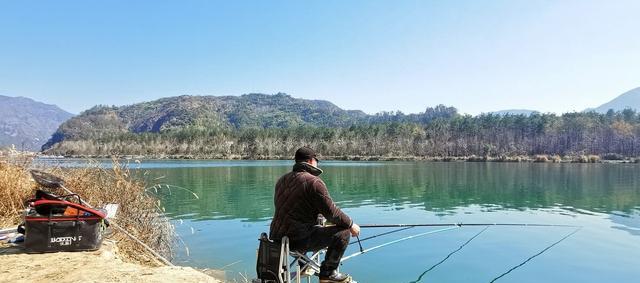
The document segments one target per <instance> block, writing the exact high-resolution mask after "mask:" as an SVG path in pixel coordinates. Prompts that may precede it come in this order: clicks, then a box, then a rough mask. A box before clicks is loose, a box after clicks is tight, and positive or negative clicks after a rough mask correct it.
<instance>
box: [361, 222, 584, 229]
mask: <svg viewBox="0 0 640 283" xmlns="http://www.w3.org/2000/svg"><path fill="white" fill-rule="evenodd" d="M359 226H360V228H400V227H449V226H457V227H462V226H522V227H567V228H578V227H582V226H577V225H567V224H541V223H421V224H363V225H359Z"/></svg>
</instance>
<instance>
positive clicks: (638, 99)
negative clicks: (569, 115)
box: [587, 87, 640, 113]
mask: <svg viewBox="0 0 640 283" xmlns="http://www.w3.org/2000/svg"><path fill="white" fill-rule="evenodd" d="M627 108H631V109H635V110H640V87H637V88H634V89H632V90H630V91H627V92H625V93H623V94H621V95H620V96H618V97H616V98H614V99H613V100H611V101H609V102H607V103H605V104H602V105H600V106H598V107H596V108H594V109H587V111H595V112H598V113H606V112H607V111H609V109H613V110H614V111H622V110H624V109H627Z"/></svg>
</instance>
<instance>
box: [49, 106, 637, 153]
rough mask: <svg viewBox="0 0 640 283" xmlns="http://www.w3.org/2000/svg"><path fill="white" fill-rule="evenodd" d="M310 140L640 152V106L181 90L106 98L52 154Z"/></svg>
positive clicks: (436, 148) (351, 146) (437, 148)
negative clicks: (338, 101)
mask: <svg viewBox="0 0 640 283" xmlns="http://www.w3.org/2000/svg"><path fill="white" fill-rule="evenodd" d="M300 145H309V146H312V147H314V148H317V149H318V151H320V152H321V153H322V154H323V155H325V156H334V157H342V156H368V157H384V158H387V157H391V158H393V157H418V158H423V157H451V156H471V155H476V156H489V157H508V156H517V155H529V156H530V155H535V154H550V155H551V154H558V155H563V156H564V155H585V154H595V155H603V156H604V155H608V156H628V157H636V156H640V115H638V114H637V113H636V112H635V111H634V110H631V109H627V110H624V111H621V112H608V113H606V114H599V113H595V112H586V113H566V114H563V115H555V114H540V113H532V114H530V115H513V114H504V115H498V114H482V115H479V116H471V115H461V114H458V113H457V110H456V109H455V108H453V107H445V106H442V105H439V106H436V107H434V108H426V110H425V111H424V112H421V113H417V114H408V115H405V114H403V113H401V112H381V113H378V114H376V115H367V114H365V113H363V112H361V111H347V110H343V109H340V108H339V107H337V106H335V105H334V104H332V103H330V102H327V101H318V100H305V99H296V98H292V97H290V96H288V95H286V94H275V95H265V94H247V95H242V96H224V97H215V96H180V97H171V98H164V99H160V100H156V101H152V102H145V103H139V104H134V105H129V106H121V107H107V106H98V107H94V108H92V109H89V110H87V111H85V112H83V113H81V114H80V115H78V116H76V117H74V118H72V119H70V120H69V121H67V122H65V123H64V124H62V125H61V126H60V128H59V129H58V131H57V132H56V133H55V134H54V135H53V137H52V138H51V139H50V140H49V142H48V143H47V144H46V145H45V146H44V147H43V149H44V150H45V151H46V152H47V153H51V154H60V155H80V156H109V155H144V156H148V157H171V156H172V157H187V158H289V157H290V156H291V154H292V152H293V151H294V150H295V149H296V148H297V147H299V146H300Z"/></svg>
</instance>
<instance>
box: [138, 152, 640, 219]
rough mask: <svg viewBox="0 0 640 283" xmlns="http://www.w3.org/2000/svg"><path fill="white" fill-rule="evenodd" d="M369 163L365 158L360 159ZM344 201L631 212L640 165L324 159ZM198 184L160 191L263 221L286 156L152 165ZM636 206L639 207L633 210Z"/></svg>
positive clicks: (196, 212) (192, 209)
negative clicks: (256, 162) (252, 161)
mask: <svg viewBox="0 0 640 283" xmlns="http://www.w3.org/2000/svg"><path fill="white" fill-rule="evenodd" d="M361 164H366V163H361ZM323 165H324V169H325V174H323V176H322V177H323V179H324V181H325V182H326V183H327V186H328V187H329V190H330V192H331V194H332V196H333V198H334V199H335V200H336V201H337V202H338V203H339V204H340V206H341V207H344V208H350V207H359V206H363V205H375V206H379V207H384V208H388V209H394V210H401V209H405V208H407V207H413V208H420V209H423V210H426V211H431V212H435V213H437V214H440V215H447V214H451V213H455V211H456V209H457V208H459V207H464V206H469V205H472V204H478V205H480V206H481V207H482V211H485V212H487V211H496V210H504V209H515V210H526V209H540V208H557V207H559V208H561V210H562V211H563V212H565V213H566V212H567V211H571V212H576V213H583V214H591V213H593V212H605V213H613V212H616V213H620V214H624V215H630V214H631V213H632V211H634V209H635V208H636V207H637V206H638V204H639V203H640V181H639V174H638V173H637V170H638V168H640V167H638V166H633V165H631V166H626V165H606V164H596V165H578V164H498V163H388V164H385V165H384V166H379V164H375V166H340V165H341V164H340V163H328V164H323ZM148 170H149V172H150V173H151V176H154V177H157V176H164V177H165V179H166V180H171V182H173V183H175V184H180V186H184V187H187V188H188V189H190V190H192V191H194V192H195V193H196V194H197V195H198V196H199V197H200V199H195V198H194V197H193V196H192V195H191V194H190V193H188V192H184V191H163V192H161V196H162V197H163V203H164V205H165V208H166V209H167V212H168V213H169V214H170V215H171V216H173V217H181V218H188V219H195V220H206V219H221V218H222V219H234V218H241V219H245V220H246V221H260V220H265V219H269V218H270V217H271V216H272V214H273V204H272V197H273V185H274V184H275V182H276V180H277V178H278V177H279V176H281V175H282V174H284V173H286V172H287V171H289V170H290V167H289V166H287V164H286V163H285V164H283V163H282V162H278V163H274V164H273V166H269V164H268V163H267V164H266V165H265V164H264V162H263V166H229V167H204V168H171V169H162V168H158V169H148ZM635 211H637V210H635Z"/></svg>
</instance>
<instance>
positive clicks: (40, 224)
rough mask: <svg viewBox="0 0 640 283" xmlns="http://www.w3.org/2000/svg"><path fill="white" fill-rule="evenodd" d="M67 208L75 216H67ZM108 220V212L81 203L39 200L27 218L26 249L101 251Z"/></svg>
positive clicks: (33, 204)
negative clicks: (65, 213) (104, 225)
mask: <svg viewBox="0 0 640 283" xmlns="http://www.w3.org/2000/svg"><path fill="white" fill-rule="evenodd" d="M63 208H64V209H63ZM67 209H71V210H72V211H74V215H64V211H66V210H67ZM40 212H43V213H48V214H41V213H40ZM60 212H62V213H60ZM105 217H106V213H105V212H103V211H100V210H95V209H92V208H89V207H86V206H84V205H82V204H79V203H73V202H69V201H65V200H52V199H44V198H42V199H38V200H36V201H35V202H31V203H30V204H29V208H28V212H27V215H26V216H25V243H24V246H25V249H26V251H27V252H28V253H42V252H59V251H93V250H97V249H99V248H100V246H101V245H102V230H103V224H104V221H105Z"/></svg>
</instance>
